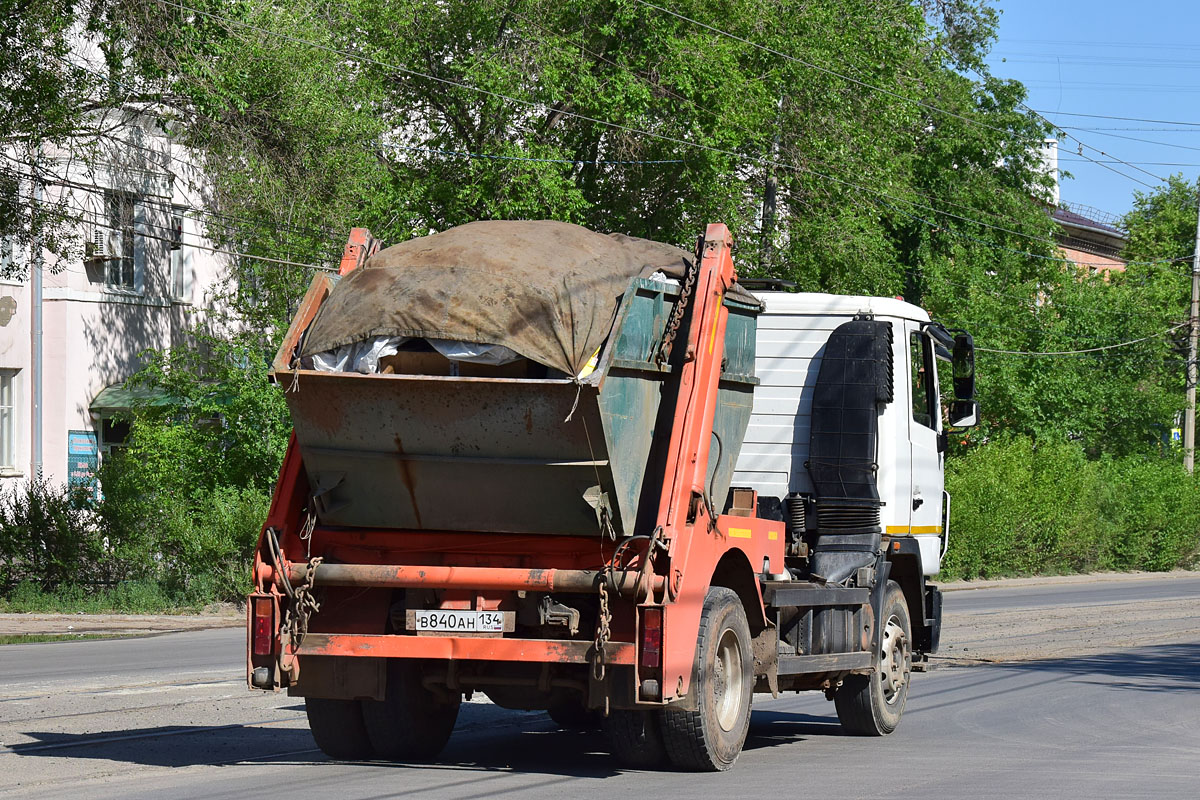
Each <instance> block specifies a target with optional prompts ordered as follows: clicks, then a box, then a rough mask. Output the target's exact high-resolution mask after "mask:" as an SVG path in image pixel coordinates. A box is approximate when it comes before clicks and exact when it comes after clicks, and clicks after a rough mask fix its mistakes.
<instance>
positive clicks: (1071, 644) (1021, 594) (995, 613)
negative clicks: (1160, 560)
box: [930, 571, 1200, 666]
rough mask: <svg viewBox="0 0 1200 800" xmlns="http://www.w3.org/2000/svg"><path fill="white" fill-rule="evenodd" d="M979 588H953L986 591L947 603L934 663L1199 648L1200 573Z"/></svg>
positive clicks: (955, 597)
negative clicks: (1182, 646)
mask: <svg viewBox="0 0 1200 800" xmlns="http://www.w3.org/2000/svg"><path fill="white" fill-rule="evenodd" d="M980 584H982V582H980ZM980 584H976V585H966V586H964V585H961V584H960V585H957V586H954V585H952V586H951V587H949V588H951V589H952V590H953V589H968V588H971V589H974V588H980V589H984V590H985V591H984V592H982V593H981V594H980V595H979V596H978V597H974V596H964V595H963V594H957V595H950V596H949V597H948V598H947V600H946V605H945V611H944V613H943V621H942V640H941V647H940V648H939V650H938V653H937V654H936V655H934V656H931V657H930V662H931V664H933V665H946V666H967V665H972V664H986V663H997V662H1011V661H1029V660H1033V659H1049V658H1077V657H1087V656H1091V655H1096V654H1098V653H1111V652H1118V651H1121V650H1126V649H1129V648H1133V647H1152V646H1155V645H1168V644H1181V643H1191V642H1197V641H1200V572H1184V571H1177V572H1169V573H1135V574H1129V575H1123V574H1122V575H1108V574H1106V575H1091V576H1066V577H1062V578H1022V579H1017V580H1011V581H989V582H987V585H986V586H984V585H980ZM1139 584H1140V585H1139ZM989 589H990V590H991V591H987V590H989ZM1004 590H1009V591H1004ZM1012 590H1016V591H1012ZM956 600H959V602H956ZM970 601H977V602H970Z"/></svg>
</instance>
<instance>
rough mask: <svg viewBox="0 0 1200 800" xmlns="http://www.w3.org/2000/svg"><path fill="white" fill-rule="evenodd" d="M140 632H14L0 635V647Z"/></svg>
mask: <svg viewBox="0 0 1200 800" xmlns="http://www.w3.org/2000/svg"><path fill="white" fill-rule="evenodd" d="M143 635H144V634H141V633H14V634H6V635H0V647H3V646H4V645H6V644H38V643H41V642H74V641H77V640H80V639H127V638H129V637H131V636H143Z"/></svg>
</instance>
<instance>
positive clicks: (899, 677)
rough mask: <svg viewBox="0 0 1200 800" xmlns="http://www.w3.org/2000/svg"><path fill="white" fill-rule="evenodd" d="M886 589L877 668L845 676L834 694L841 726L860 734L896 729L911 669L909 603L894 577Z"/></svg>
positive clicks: (879, 734) (874, 734)
mask: <svg viewBox="0 0 1200 800" xmlns="http://www.w3.org/2000/svg"><path fill="white" fill-rule="evenodd" d="M886 591H887V594H885V595H884V598H883V619H884V623H883V630H882V631H881V632H880V637H879V638H880V647H879V650H880V652H879V653H878V655H877V659H878V662H877V664H878V665H877V668H876V669H875V671H874V672H873V673H871V674H870V675H851V676H849V677H847V678H846V680H845V681H844V682H843V683H842V685H841V688H839V689H838V690H837V693H836V694H834V696H833V704H834V705H835V706H836V707H837V715H838V720H839V721H840V722H841V723H842V728H843V729H844V730H845V731H846V732H847V733H853V734H856V735H859V736H885V735H887V734H889V733H891V732H892V731H894V730H896V726H897V725H899V724H900V717H901V716H902V715H903V714H904V702H905V700H906V699H907V698H908V679H909V676H910V674H911V673H912V624H911V623H910V622H909V618H908V603H907V602H905V599H904V592H903V591H901V590H900V586H899V585H898V584H897V583H896V582H895V581H888V584H887V590H886Z"/></svg>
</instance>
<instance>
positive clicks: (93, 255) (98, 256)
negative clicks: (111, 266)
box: [83, 227, 112, 261]
mask: <svg viewBox="0 0 1200 800" xmlns="http://www.w3.org/2000/svg"><path fill="white" fill-rule="evenodd" d="M83 250H84V254H83V255H84V258H85V259H86V260H88V261H104V260H105V259H107V258H110V257H111V256H112V253H111V252H110V251H111V247H110V245H109V241H108V231H106V230H104V229H103V228H100V227H96V228H93V229H92V235H91V237H90V238H89V239H88V241H87V242H85V243H84V246H83Z"/></svg>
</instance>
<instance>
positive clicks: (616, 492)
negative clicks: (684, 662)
mask: <svg viewBox="0 0 1200 800" xmlns="http://www.w3.org/2000/svg"><path fill="white" fill-rule="evenodd" d="M517 224H518V223H473V225H472V226H462V227H463V228H471V227H473V226H482V225H492V226H501V225H510V226H511V225H517ZM537 224H539V223H524V225H527V226H531V225H537ZM541 224H543V225H553V226H564V225H565V223H541ZM567 227H569V228H576V226H567ZM456 230H461V229H451V231H447V232H446V233H445V234H438V235H436V236H433V237H426V239H425V241H427V240H431V239H436V238H437V237H438V236H443V237H446V236H448V235H449V234H451V233H453V232H454V231H456ZM535 230H536V229H535ZM552 230H554V231H557V228H554V229H552ZM578 231H582V232H584V233H585V234H586V235H587V236H589V237H601V236H602V235H601V234H594V233H592V232H590V231H585V229H582V228H579V229H578ZM476 233H477V234H478V233H479V232H478V231H476ZM537 233H538V235H541V234H542V232H541V231H537ZM567 233H569V234H571V235H582V234H576V233H575V232H574V231H567ZM482 238H483V239H484V241H485V242H486V241H487V237H482ZM602 238H604V239H610V238H611V237H602ZM415 241H422V240H415ZM585 241H588V242H590V241H591V240H585ZM628 241H630V240H628V237H623V240H622V241H621V242H619V243H620V244H622V245H625V244H627V242H628ZM631 241H633V242H635V243H643V244H644V240H631ZM406 244H407V243H406ZM456 244H458V245H459V249H458V250H456V251H455V253H456V255H455V258H456V259H459V260H461V259H462V258H463V256H462V248H461V244H462V242H461V240H460V241H458V242H457V243H456ZM490 244H491V245H492V246H493V248H494V243H490ZM517 244H518V245H524V250H525V251H528V250H529V249H530V248H529V247H528V242H527V241H523V242H518V243H517ZM562 244H563V243H562V242H553V243H552V245H553V248H552V249H561V247H562ZM649 244H654V243H649ZM604 246H605V247H606V246H607V245H604ZM398 247H400V246H398ZM658 247H666V246H662V245H659V246H658ZM392 249H393V248H389V250H384V251H382V252H381V253H380V254H379V255H377V256H374V257H373V258H372V259H370V260H368V261H367V264H366V265H365V266H364V267H361V268H360V269H361V270H363V271H364V273H365V272H369V271H370V270H371V269H372V268H376V269H382V268H384V267H386V266H387V264H388V263H389V262H388V260H387V259H385V258H383V257H384V256H387V254H388V253H389V251H390V250H392ZM532 249H534V250H537V248H532ZM671 250H672V251H674V252H675V253H683V251H678V250H675V249H674V248H671ZM604 255H605V253H604V251H603V249H601V251H600V252H599V254H598V257H600V258H603V256H604ZM683 255H684V256H686V255H687V254H686V253H683ZM593 256H596V254H595V253H593ZM539 257H541V258H543V260H545V254H544V253H539V252H534V253H533V254H532V255H531V258H533V259H535V260H536V259H537V258H539ZM409 260H411V257H409ZM562 260H563V259H562V256H561V254H560V255H559V256H558V261H560V262H561V261H562ZM638 260H642V261H645V260H648V259H646V258H645V254H644V253H639V254H637V255H636V256H635V258H634V262H636V261H638ZM649 260H653V259H649ZM660 260H662V259H660ZM376 262H378V263H376ZM456 263H457V262H456ZM654 266H659V267H663V266H667V265H665V264H658V265H656V264H650V265H640V266H639V268H638V269H636V270H635V269H631V268H629V267H628V264H626V265H625V266H624V267H622V269H624V270H625V272H626V274H625V275H618V276H617V277H618V278H619V281H620V283H619V284H618V285H620V286H623V289H617V290H616V291H613V290H612V289H611V288H610V289H607V290H601V291H600V292H599V296H600V297H602V298H604V297H605V296H606V294H605V293H606V292H607V293H608V296H607V300H608V302H609V303H610V307H609V308H608V309H607V310H605V309H603V308H600V309H599V311H598V316H599V317H600V318H604V317H605V316H607V319H608V320H611V323H610V324H609V325H608V326H607V329H606V330H599V331H598V333H596V332H595V331H593V332H592V335H593V341H596V340H598V341H599V342H600V344H599V346H598V347H595V348H594V349H592V348H593V344H592V342H591V341H584V339H585V338H586V337H583V336H577V337H574V338H572V337H567V338H568V339H570V341H572V342H574V343H575V345H576V346H575V351H576V355H575V356H573V357H574V358H575V361H574V362H572V361H571V360H570V358H571V357H568V359H567V360H565V361H563V360H562V359H559V360H558V361H555V362H554V363H546V362H548V361H551V360H552V359H551V358H544V359H541V360H540V361H538V360H534V359H532V358H528V357H524V353H523V352H521V351H517V354H518V355H520V356H522V357H521V358H520V360H519V361H517V362H515V363H512V364H508V365H505V366H499V367H486V366H479V365H470V364H463V365H459V364H456V363H454V362H452V361H450V360H449V359H446V358H444V357H442V356H440V355H439V354H438V353H437V352H433V351H431V350H430V349H429V348H428V347H420V346H419V345H423V344H424V342H423V341H421V340H420V339H419V337H415V336H413V337H412V338H408V339H404V341H406V342H407V343H408V345H407V346H408V348H409V349H406V350H403V351H402V352H400V353H397V354H396V355H395V356H394V357H393V358H391V360H390V362H389V365H388V367H387V368H386V369H385V370H383V371H381V372H375V373H371V374H361V373H359V372H350V371H321V370H318V369H314V368H311V366H312V363H311V362H312V359H311V358H310V357H306V354H311V352H313V348H315V347H320V346H322V345H321V343H320V342H319V341H318V342H316V343H314V342H313V339H314V338H316V339H319V338H320V336H321V335H322V334H321V330H320V327H321V323H322V320H323V319H324V320H325V322H329V319H328V318H329V316H330V313H331V312H332V311H334V310H336V308H337V303H336V296H337V293H338V292H340V291H342V288H343V287H342V285H341V284H347V283H348V282H349V281H350V280H353V279H354V278H355V277H356V276H354V274H353V273H351V274H350V275H348V276H345V277H343V278H342V279H341V280H340V281H339V280H338V279H336V278H333V277H331V276H328V275H318V276H317V277H316V278H315V279H314V281H313V285H312V287H311V288H310V289H309V292H308V294H307V295H306V297H305V299H304V302H303V303H302V304H301V306H300V309H299V311H298V312H297V315H296V317H295V319H294V320H293V323H292V326H291V329H290V330H289V331H288V334H287V337H286V338H285V341H284V343H283V346H282V347H281V348H280V351H279V354H278V355H277V356H276V359H275V362H274V365H273V366H274V369H273V376H274V379H275V380H276V382H278V383H279V384H280V385H281V386H282V387H283V388H284V390H285V396H286V398H287V403H288V407H289V409H290V411H291V415H292V422H293V425H294V427H295V436H296V441H297V443H298V445H299V449H300V453H301V456H302V459H303V462H304V468H305V470H306V472H307V474H308V478H309V484H310V488H311V492H312V495H313V500H314V503H313V505H314V507H315V510H316V513H317V516H318V519H319V521H320V523H321V524H322V525H326V526H348V527H354V528H370V529H401V530H412V531H477V532H489V533H491V532H507V533H538V534H574V535H587V534H593V535H594V534H596V533H597V532H599V531H602V530H605V529H606V528H608V527H611V532H612V533H613V534H614V535H618V536H621V535H632V534H634V533H635V532H640V533H647V532H649V531H648V530H643V528H644V527H645V526H646V524H647V522H646V519H647V518H648V519H650V520H651V521H650V522H649V523H648V524H649V525H651V526H652V525H653V521H652V517H653V515H654V513H655V511H656V509H657V500H658V495H659V492H660V491H661V474H662V467H661V460H662V458H663V457H664V454H663V453H660V452H658V449H657V448H656V447H655V444H656V443H657V442H660V441H661V442H663V443H664V446H663V449H665V441H666V439H667V438H668V436H669V433H670V424H671V419H672V415H673V411H674V409H673V408H670V407H666V408H664V398H668V399H667V400H666V405H667V406H670V405H671V400H670V398H673V397H674V393H673V392H672V391H670V390H669V389H670V387H671V384H672V375H673V372H674V369H675V368H673V367H672V366H671V365H672V364H673V363H675V362H676V361H677V360H678V358H679V355H680V354H675V356H674V357H673V358H671V359H669V360H668V361H667V362H666V363H659V362H660V360H661V358H660V352H661V351H662V350H663V349H664V348H663V347H662V345H663V338H664V336H666V335H668V334H667V332H668V329H669V324H668V323H669V320H670V317H671V312H672V310H673V309H674V307H675V305H676V303H677V302H678V301H679V297H680V294H681V288H680V282H679V281H678V280H672V279H671V277H670V273H671V270H670V269H666V270H662V269H655V270H653V272H652V273H651V274H652V276H653V277H645V276H644V274H645V273H646V272H647V271H648V269H649V268H650V267H654ZM687 268H688V264H686V263H684V264H682V265H681V270H679V271H677V274H680V275H685V274H686V269H687ZM589 269H591V270H592V271H593V272H594V265H592V266H590V267H589ZM630 272H632V273H633V277H629V275H628V273H630ZM437 274H443V273H437ZM431 275H432V273H427V274H425V275H424V277H423V281H425V282H424V283H423V284H422V286H427V285H431V283H430V278H431ZM364 280H365V279H363V280H359V281H358V283H359V284H363V285H365V283H364ZM377 280H382V278H378V279H377ZM556 280H557V279H556ZM516 283H517V284H521V283H522V281H517V282H516ZM525 283H526V284H527V281H526V282H525ZM560 283H561V281H560ZM597 283H598V281H596V280H594V279H590V280H589V284H588V285H589V286H594V285H596V284H597ZM360 288H361V287H360ZM389 291H392V294H393V296H399V297H401V299H403V297H404V292H397V291H395V290H394V289H393V290H389ZM423 291H424V290H423ZM519 291H525V289H524V288H523V287H522V288H521V289H520V290H510V293H519ZM559 293H560V294H561V293H562V292H561V291H560V292H559ZM331 297H332V298H334V299H333V300H331ZM411 299H413V300H416V299H417V298H411ZM507 299H509V300H511V301H514V302H516V303H517V304H518V306H519V305H520V302H521V298H519V297H511V298H507ZM469 301H471V298H470V297H462V296H458V297H456V298H455V300H454V303H453V304H452V305H451V306H450V307H451V308H454V309H459V308H460V307H461V306H460V304H461V303H462V302H469ZM479 302H481V303H482V302H486V301H479ZM562 302H567V301H566V300H563V301H562ZM569 302H570V303H571V304H572V306H573V308H572V312H573V317H572V318H573V319H575V320H578V319H579V318H580V317H581V312H580V311H579V304H580V302H581V300H580V296H579V293H578V292H575V293H574V294H572V295H571V297H570V298H569ZM431 305H436V302H434V301H429V302H426V303H425V306H426V307H429V306H431ZM724 305H725V308H726V309H727V310H728V313H729V321H728V325H727V328H726V335H725V352H726V360H725V364H724V369H723V371H722V377H721V382H720V386H719V410H718V412H717V414H716V419H715V425H714V434H713V435H714V441H713V446H712V447H711V448H710V452H711V457H710V464H709V473H708V482H709V485H708V489H709V494H710V496H711V498H712V500H713V503H714V505H715V506H717V507H718V510H719V509H720V508H723V507H724V505H725V502H726V496H727V494H728V491H729V484H730V481H731V480H732V475H733V467H734V464H735V463H736V461H737V457H738V453H739V451H740V449H741V442H742V438H743V436H744V434H745V430H746V425H747V423H748V421H749V418H750V412H751V406H752V400H753V390H754V386H755V384H756V383H757V381H756V379H755V378H754V374H753V373H754V346H755V329H756V318H757V315H758V313H759V311H760V306H759V305H758V303H757V301H755V300H754V299H753V297H752V296H750V295H748V294H746V293H744V292H742V293H735V292H732V291H731V292H730V293H729V295H727V297H726V298H725V300H724ZM391 313H392V312H389V314H391ZM438 313H439V314H441V316H440V317H439V319H438V325H437V327H436V330H435V329H434V326H432V325H430V324H428V323H425V322H422V323H420V324H417V323H413V322H411V321H409V320H407V319H404V320H402V321H400V322H398V323H396V326H394V327H393V328H390V329H388V330H387V331H385V333H387V334H388V335H391V334H393V333H399V334H400V335H401V336H409V335H412V334H418V333H422V332H429V331H431V330H432V331H434V332H435V333H437V334H445V333H451V334H455V333H457V334H459V335H463V334H462V333H461V332H460V331H459V330H458V329H455V328H453V326H452V325H448V324H447V323H446V319H447V316H448V315H447V314H445V313H443V312H438ZM455 313H460V312H459V311H456V312H455ZM489 313H498V312H489ZM520 313H521V314H522V318H523V319H525V320H529V319H534V320H536V319H538V317H537V315H536V314H531V313H529V312H520ZM555 313H558V312H557V311H556V312H555ZM561 317H562V315H561V314H560V315H559V317H553V316H551V318H553V319H559V318H561ZM389 319H393V320H394V317H392V316H389ZM360 322H361V324H362V325H363V326H365V329H366V330H369V331H372V332H374V333H376V334H378V333H379V332H380V330H381V328H380V326H379V324H377V321H372V320H367V319H364V320H361V321H360ZM487 324H491V323H490V322H489V323H487ZM397 326H398V327H397ZM325 327H326V328H329V325H326V326H325ZM477 327H487V325H486V324H485V325H483V326H477ZM501 328H504V326H503V325H502V326H501ZM507 328H508V329H512V328H513V326H512V325H511V323H509V324H508V325H507ZM590 328H597V326H596V325H594V324H591V325H590ZM534 333H536V331H534ZM528 334H529V331H522V333H521V336H518V337H515V338H513V337H509V338H507V339H506V338H505V337H504V335H503V330H501V332H500V333H497V334H495V335H492V336H488V334H487V333H486V332H481V331H479V330H472V331H470V332H469V337H470V338H469V339H468V340H470V341H475V342H483V343H487V344H497V345H513V344H515V345H516V346H520V347H521V349H522V350H523V351H525V352H529V351H530V350H533V349H534V348H535V345H529V344H527V343H526V341H525V340H524V339H522V338H521V337H526V338H527V335H528ZM485 337H486V338H485ZM347 338H350V336H349V335H347V336H342V337H341V338H340V339H336V338H335V339H334V340H333V341H344V340H346V339H347ZM447 338H451V337H447ZM466 338H467V337H466V336H464V339H466ZM559 338H563V337H562V336H561V332H560V333H559ZM326 341H329V340H328V339H327V340H326ZM414 344H416V345H418V347H415V348H414V347H413V345H414ZM580 347H582V348H584V349H582V350H581V349H580ZM515 349H516V347H514V350H515ZM579 353H582V356H580V355H578V354H579ZM589 353H590V355H589ZM385 361H387V359H385ZM581 362H582V363H583V368H582V369H579V370H578V371H576V367H577V366H579V364H580V363H581ZM558 367H566V368H567V369H569V370H570V372H567V370H566V369H559V368H558ZM639 513H642V514H645V515H648V517H646V518H643V519H641V520H640V521H639Z"/></svg>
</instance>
